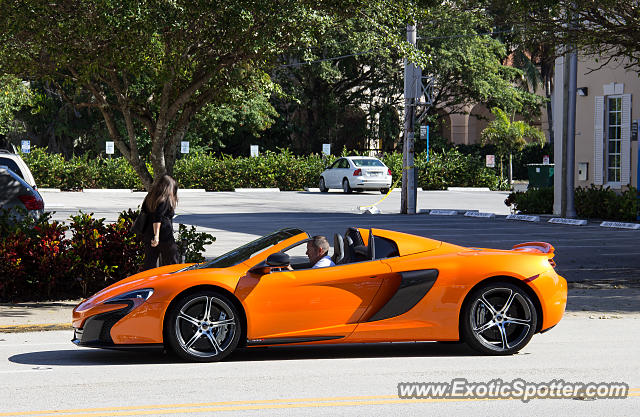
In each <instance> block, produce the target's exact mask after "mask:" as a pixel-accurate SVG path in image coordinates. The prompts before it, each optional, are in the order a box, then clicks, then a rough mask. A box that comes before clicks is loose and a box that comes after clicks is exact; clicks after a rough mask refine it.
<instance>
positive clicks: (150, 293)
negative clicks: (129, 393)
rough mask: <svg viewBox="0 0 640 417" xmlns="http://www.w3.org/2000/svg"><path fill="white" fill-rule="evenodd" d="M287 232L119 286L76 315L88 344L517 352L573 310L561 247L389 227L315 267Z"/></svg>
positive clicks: (299, 236)
mask: <svg viewBox="0 0 640 417" xmlns="http://www.w3.org/2000/svg"><path fill="white" fill-rule="evenodd" d="M308 241H309V235H308V234H307V233H305V232H304V231H302V230H299V229H294V228H289V229H283V230H279V231H277V232H274V233H272V234H270V235H267V236H264V237H261V238H259V239H257V240H254V241H253V242H250V243H248V244H246V245H244V246H241V247H239V248H237V249H234V250H232V251H230V252H228V253H226V254H224V255H222V256H219V257H217V258H215V259H213V260H211V261H207V262H204V263H200V264H180V265H170V266H164V267H161V268H156V269H153V270H149V271H144V272H141V273H139V274H136V275H133V276H131V277H129V278H126V279H124V280H122V281H119V282H117V283H115V284H113V285H111V286H110V287H108V288H105V289H104V290H102V291H100V292H98V293H97V294H95V295H93V296H92V297H90V298H88V299H86V300H84V301H82V303H80V304H79V305H78V306H77V307H76V308H75V309H74V311H73V326H74V330H75V333H74V339H73V342H74V343H75V344H77V345H79V346H87V347H100V348H110V349H118V348H123V349H125V348H138V347H143V348H144V347H148V348H149V347H164V348H166V349H167V350H169V351H173V352H175V353H176V354H177V355H178V356H180V357H182V358H184V359H186V360H190V361H200V362H211V361H218V360H221V359H223V358H225V357H226V356H227V355H229V354H230V353H231V352H233V351H234V349H236V348H238V347H241V346H246V347H251V346H265V345H266V346H268V345H300V344H305V345H311V344H328V343H369V342H371V343H375V342H402V341H461V342H464V343H466V344H468V345H469V346H470V347H472V348H473V349H476V350H478V351H480V352H482V353H484V354H489V355H508V354H513V353H515V352H518V351H519V350H520V349H522V348H523V347H524V346H525V345H526V344H527V343H528V342H529V340H531V337H532V336H533V335H534V334H535V333H540V332H544V331H546V330H549V329H550V328H551V327H553V326H555V325H556V324H557V323H558V322H559V321H560V319H561V318H562V315H563V313H564V309H565V305H566V301H567V283H566V281H565V279H564V278H562V277H561V276H560V275H558V274H557V273H556V271H555V270H554V268H555V263H554V261H553V256H554V249H553V247H552V246H551V245H550V244H548V243H544V242H528V243H522V244H519V245H516V246H514V247H513V248H512V249H511V250H496V249H482V248H467V247H462V246H457V245H452V244H449V243H445V242H441V241H438V240H432V239H428V238H424V237H419V236H414V235H410V234H405V233H399V232H393V231H389V230H381V229H358V228H349V229H348V230H347V231H346V233H345V234H344V235H341V234H336V235H335V237H334V248H333V253H332V255H333V261H334V262H335V264H336V265H335V266H331V267H325V268H311V265H310V264H309V260H308V258H307V257H306V256H304V253H305V249H306V243H307V242H308Z"/></svg>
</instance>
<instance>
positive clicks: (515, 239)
mask: <svg viewBox="0 0 640 417" xmlns="http://www.w3.org/2000/svg"><path fill="white" fill-rule="evenodd" d="M43 194H44V199H45V203H46V207H47V209H48V210H54V211H56V214H55V218H56V219H59V220H65V219H68V217H69V215H71V214H76V213H77V212H78V210H83V211H85V212H94V213H95V215H96V216H97V217H104V218H106V219H107V221H110V220H111V221H112V220H114V219H115V218H116V217H117V213H118V212H120V211H122V210H125V209H127V208H135V207H136V206H138V205H139V204H140V203H141V202H142V199H143V198H144V195H145V194H144V193H113V192H111V193H109V192H100V193H43ZM506 195H507V193H505V192H477V191H472V192H466V191H420V192H419V193H418V209H419V210H423V211H424V210H428V209H457V210H479V211H481V212H489V213H495V214H497V215H498V216H497V217H495V218H493V219H483V218H470V217H464V216H462V215H457V216H431V215H427V214H418V215H414V216H407V215H400V214H398V212H399V208H400V193H399V192H392V193H391V194H390V196H389V197H388V198H387V199H385V200H384V201H382V202H381V203H380V204H378V206H377V207H379V208H380V209H381V210H382V213H383V214H379V215H366V214H361V211H360V210H359V209H358V206H364V205H369V204H373V203H376V202H377V201H378V200H380V199H381V198H382V197H383V196H381V195H380V194H377V193H361V194H351V195H345V194H342V193H339V192H330V193H328V194H322V193H319V192H315V193H313V192H312V193H309V192H280V193H233V192H223V193H205V192H183V193H181V194H180V202H179V205H178V209H177V214H178V215H177V217H176V218H175V222H176V223H185V224H192V225H197V226H199V227H204V228H207V229H206V230H207V231H209V232H211V233H212V234H213V235H214V236H216V238H217V240H216V242H215V243H214V244H213V245H211V246H210V247H209V248H207V252H206V255H207V256H209V257H213V256H216V255H220V254H222V253H224V252H226V251H228V250H231V249H233V248H235V247H237V246H239V245H241V244H244V243H246V242H248V241H250V240H252V239H254V238H255V237H256V236H260V235H264V234H267V233H270V232H272V231H274V230H277V229H280V228H283V227H299V228H302V229H304V230H305V231H307V232H308V233H309V234H310V235H315V234H322V235H325V236H327V237H329V241H330V242H333V235H334V233H344V232H345V230H346V229H347V228H348V227H350V226H356V227H366V228H368V227H376V228H383V229H385V228H387V229H391V230H396V231H400V232H406V233H413V234H417V235H420V236H426V237H430V238H433V239H438V240H444V241H446V242H449V243H454V244H458V245H463V246H473V247H488V248H498V249H510V248H511V247H513V245H516V244H518V243H522V242H527V241H545V242H549V243H551V244H552V245H553V246H554V247H555V248H556V253H557V255H556V258H555V260H556V263H557V264H558V271H559V272H560V274H562V275H563V276H564V277H565V278H567V280H569V281H585V280H616V281H633V282H640V230H625V229H611V228H603V227H600V225H599V224H600V223H599V222H590V223H589V224H588V225H586V226H568V225H561V224H550V223H547V222H546V220H547V219H543V220H542V221H541V222H539V223H528V222H521V221H514V220H506V219H505V218H504V215H506V214H508V213H509V210H508V207H507V206H505V205H504V203H503V201H504V199H505V197H506Z"/></svg>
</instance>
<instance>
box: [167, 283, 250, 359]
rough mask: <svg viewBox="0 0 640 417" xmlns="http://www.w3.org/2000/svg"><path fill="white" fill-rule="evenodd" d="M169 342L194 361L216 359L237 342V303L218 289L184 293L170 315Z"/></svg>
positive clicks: (176, 351) (231, 350)
mask: <svg viewBox="0 0 640 417" xmlns="http://www.w3.org/2000/svg"><path fill="white" fill-rule="evenodd" d="M167 320H168V322H167V324H168V327H167V334H166V336H167V343H168V345H169V347H170V348H171V350H172V351H173V352H175V353H176V354H177V355H178V356H180V357H181V358H183V359H186V360H188V361H193V362H215V361H219V360H221V359H223V358H225V357H226V356H227V355H229V354H230V353H231V352H233V350H234V349H235V348H236V347H237V346H238V342H239V341H240V335H241V334H242V331H241V330H242V329H241V325H242V322H241V320H240V314H239V313H238V310H237V308H236V307H235V305H234V304H233V303H232V302H231V301H230V300H229V299H228V298H227V297H225V296H224V295H222V294H219V293H217V292H215V291H199V292H196V293H192V294H187V295H185V296H183V297H181V298H180V299H179V300H178V301H177V302H176V303H175V305H174V307H173V308H172V309H171V311H170V312H169V314H168V316H167Z"/></svg>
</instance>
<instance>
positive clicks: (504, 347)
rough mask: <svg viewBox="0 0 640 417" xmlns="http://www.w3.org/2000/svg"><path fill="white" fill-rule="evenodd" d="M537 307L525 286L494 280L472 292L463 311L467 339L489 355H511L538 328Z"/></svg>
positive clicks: (527, 340) (477, 348)
mask: <svg viewBox="0 0 640 417" xmlns="http://www.w3.org/2000/svg"><path fill="white" fill-rule="evenodd" d="M536 326H537V314H536V307H535V305H534V304H533V302H532V300H531V297H530V296H529V295H528V294H527V293H526V292H525V291H524V290H522V289H521V288H519V287H517V286H516V285H513V284H509V283H491V284H487V285H484V286H482V287H480V288H477V289H476V290H474V291H473V293H471V294H470V296H469V299H468V302H467V303H466V304H465V307H464V308H463V312H462V336H463V340H464V341H465V342H466V343H467V344H468V345H469V346H470V347H471V348H473V349H475V350H477V351H480V352H482V353H485V354H489V355H511V354H513V353H516V352H518V351H519V350H520V349H522V348H523V347H524V346H525V345H526V344H527V343H529V340H531V337H533V334H534V333H535V331H536Z"/></svg>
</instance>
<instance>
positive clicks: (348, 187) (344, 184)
mask: <svg viewBox="0 0 640 417" xmlns="http://www.w3.org/2000/svg"><path fill="white" fill-rule="evenodd" d="M342 191H344V193H345V194H351V192H352V191H353V189H352V188H351V185H350V184H349V180H348V179H346V178H345V179H343V180H342Z"/></svg>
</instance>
